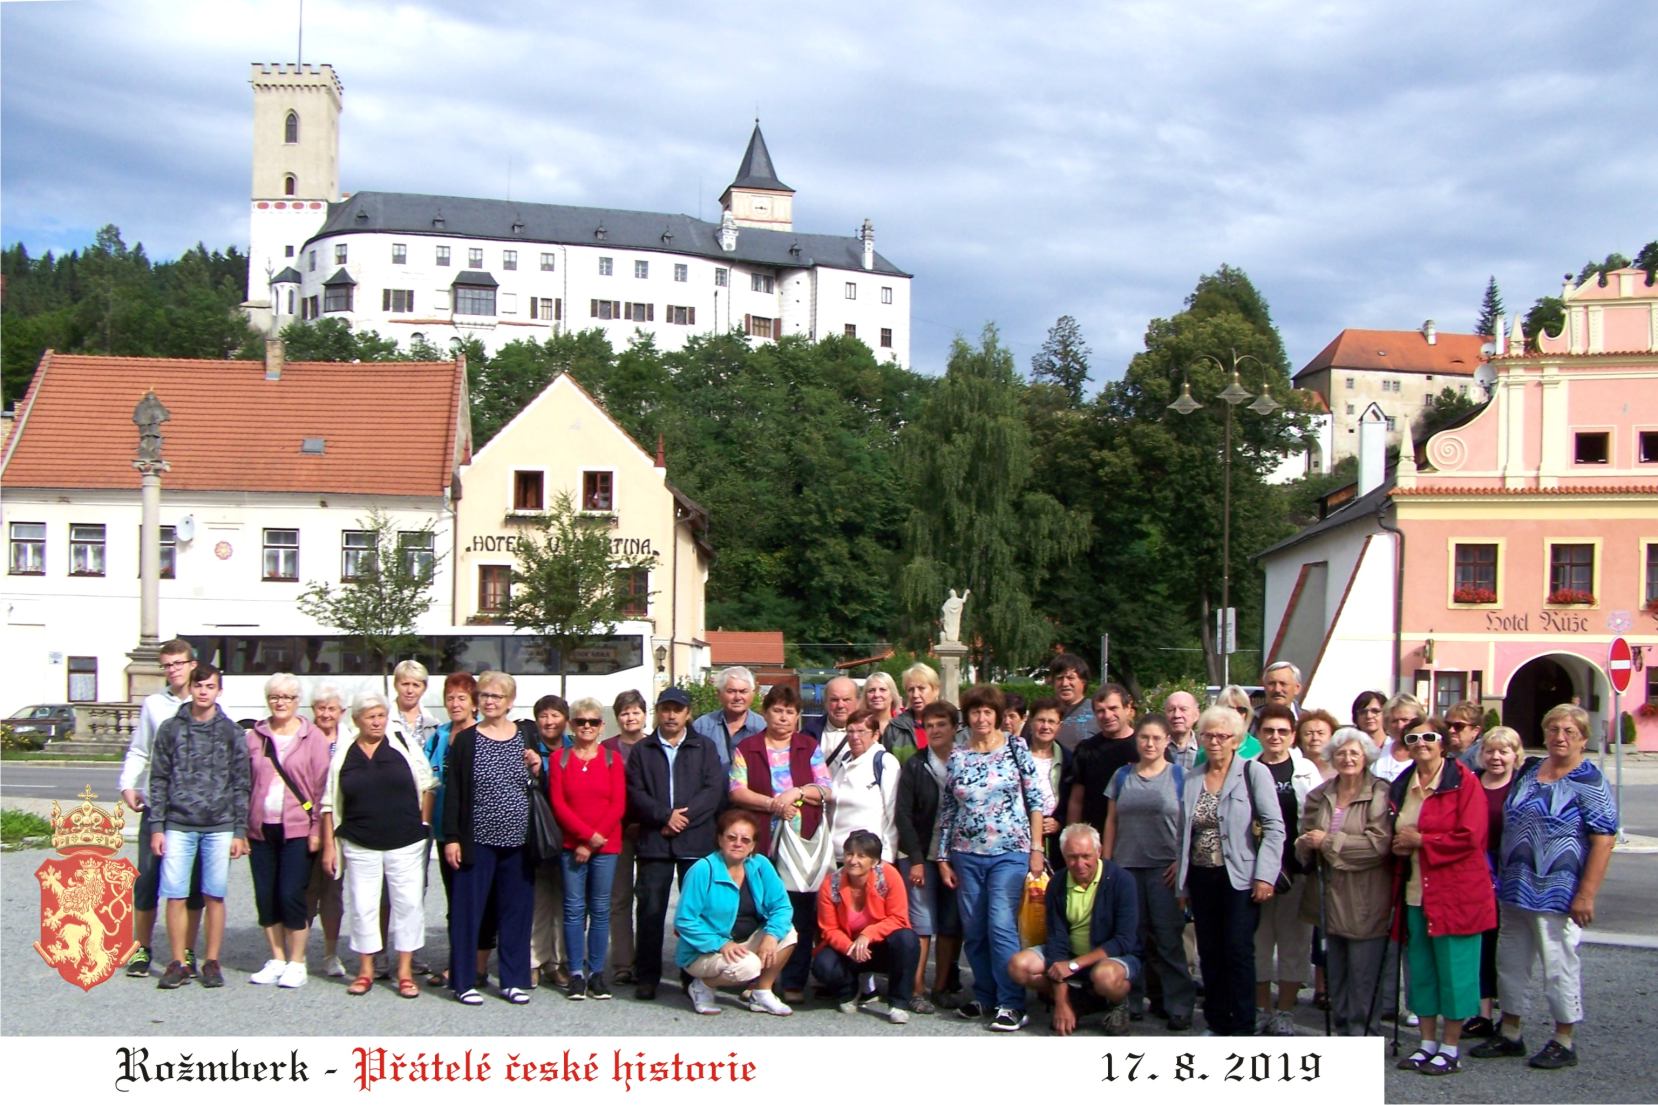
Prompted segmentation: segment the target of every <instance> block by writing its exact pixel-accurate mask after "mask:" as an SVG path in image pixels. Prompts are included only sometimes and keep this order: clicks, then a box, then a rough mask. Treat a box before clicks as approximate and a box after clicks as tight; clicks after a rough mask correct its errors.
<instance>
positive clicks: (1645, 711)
mask: <svg viewBox="0 0 1658 1105" xmlns="http://www.w3.org/2000/svg"><path fill="white" fill-rule="evenodd" d="M1635 712H1636V713H1637V714H1640V715H1641V716H1642V717H1658V702H1643V703H1641V704H1640V706H1638V707H1636V709H1635Z"/></svg>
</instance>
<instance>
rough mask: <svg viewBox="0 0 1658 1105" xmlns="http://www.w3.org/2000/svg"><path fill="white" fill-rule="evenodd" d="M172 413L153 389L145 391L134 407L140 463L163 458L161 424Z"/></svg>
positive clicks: (133, 417) (170, 416)
mask: <svg viewBox="0 0 1658 1105" xmlns="http://www.w3.org/2000/svg"><path fill="white" fill-rule="evenodd" d="M172 417H173V416H172V414H171V413H170V412H169V411H168V410H167V408H166V407H165V406H163V405H162V402H161V400H160V399H158V398H156V394H155V391H154V390H153V389H152V390H150V391H147V392H145V393H144V398H142V399H140V400H139V401H138V406H137V407H135V408H134V409H133V412H132V420H133V421H134V422H135V423H137V424H138V460H139V462H140V463H143V462H153V461H158V460H160V459H161V424H162V423H163V422H166V421H167V420H168V419H170V418H172Z"/></svg>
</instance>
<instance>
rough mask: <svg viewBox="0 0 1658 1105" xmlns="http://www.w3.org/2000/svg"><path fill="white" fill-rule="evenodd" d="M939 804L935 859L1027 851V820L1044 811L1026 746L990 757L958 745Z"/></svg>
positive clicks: (1011, 746) (1016, 744) (1010, 745)
mask: <svg viewBox="0 0 1658 1105" xmlns="http://www.w3.org/2000/svg"><path fill="white" fill-rule="evenodd" d="M945 770H946V771H947V772H948V780H947V783H946V785H945V787H944V793H943V795H942V796H941V798H940V801H939V809H938V824H939V834H938V835H939V858H940V859H949V858H950V853H952V852H967V853H970V854H972V855H977V856H997V855H1003V854H1005V853H1008V852H1028V851H1030V848H1031V839H1030V815H1031V814H1032V813H1040V812H1042V800H1043V792H1042V784H1041V781H1040V778H1039V773H1040V771H1041V768H1039V767H1037V766H1036V760H1035V758H1034V757H1032V756H1031V754H1030V748H1029V747H1027V746H1026V744H1025V742H1024V741H1017V740H1005V741H1004V742H1003V744H1002V747H1000V748H998V749H995V750H994V751H991V752H975V751H973V749H972V748H971V747H970V746H969V745H968V744H967V743H966V742H965V741H963V742H961V743H959V744H957V745H956V747H955V750H954V751H953V752H951V753H950V761H949V763H948V764H946V766H945Z"/></svg>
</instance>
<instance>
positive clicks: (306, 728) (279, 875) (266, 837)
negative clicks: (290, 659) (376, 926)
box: [247, 673, 329, 989]
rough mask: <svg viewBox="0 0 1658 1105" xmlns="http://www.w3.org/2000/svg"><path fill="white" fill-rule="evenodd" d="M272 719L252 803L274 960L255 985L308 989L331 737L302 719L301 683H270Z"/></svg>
mask: <svg viewBox="0 0 1658 1105" xmlns="http://www.w3.org/2000/svg"><path fill="white" fill-rule="evenodd" d="M265 702H266V704H267V705H268V706H269V707H270V711H271V715H270V717H268V718H266V719H265V720H264V721H261V722H259V723H257V724H256V725H254V727H253V728H252V729H251V730H250V731H249V732H248V735H247V740H248V759H249V760H250V761H251V762H252V766H253V791H252V794H251V795H250V796H249V799H248V866H249V868H250V869H251V870H252V872H253V900H254V903H255V904H256V906H257V908H258V911H259V924H260V925H261V926H262V927H263V928H264V930H265V939H266V940H267V941H268V942H269V943H270V946H271V956H270V958H269V959H268V960H266V961H265V965H264V966H263V967H262V968H260V969H259V970H258V971H256V972H254V974H253V977H251V978H250V979H248V981H249V982H252V983H254V984H255V985H260V986H268V985H270V984H271V983H273V982H274V983H276V985H278V986H284V987H287V988H289V989H292V988H293V987H295V986H303V985H305V979H306V977H307V976H306V971H305V937H306V934H307V932H308V931H309V929H310V920H311V913H310V910H309V909H308V908H307V907H306V901H305V891H306V888H307V887H308V886H309V885H310V881H311V865H312V862H313V860H314V859H315V856H316V853H317V850H318V849H319V848H321V847H322V810H321V806H322V792H323V790H324V788H325V787H326V786H327V783H328V758H329V757H328V738H327V737H326V736H325V735H324V734H323V732H322V730H321V729H318V728H317V727H316V726H315V725H313V724H312V723H311V722H310V721H308V720H306V719H305V718H303V717H301V716H300V714H299V680H297V679H295V678H294V677H293V676H291V675H288V674H285V673H279V674H277V675H273V676H271V677H270V678H269V679H267V680H266V681H265Z"/></svg>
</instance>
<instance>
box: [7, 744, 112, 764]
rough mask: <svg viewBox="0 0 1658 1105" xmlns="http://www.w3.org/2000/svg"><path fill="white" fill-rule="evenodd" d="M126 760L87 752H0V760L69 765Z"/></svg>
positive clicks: (101, 753) (12, 750)
mask: <svg viewBox="0 0 1658 1105" xmlns="http://www.w3.org/2000/svg"><path fill="white" fill-rule="evenodd" d="M125 758H126V756H125V754H123V753H120V752H88V753H84V754H81V755H72V754H70V753H67V752H51V751H45V750H41V751H35V752H25V751H21V750H19V749H15V748H8V749H6V750H5V751H3V752H0V760H5V761H11V760H58V761H65V760H66V761H69V762H71V763H89V764H118V763H120V762H121V761H122V760H124V759H125Z"/></svg>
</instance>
